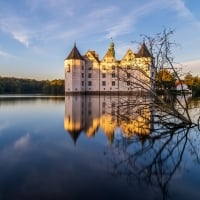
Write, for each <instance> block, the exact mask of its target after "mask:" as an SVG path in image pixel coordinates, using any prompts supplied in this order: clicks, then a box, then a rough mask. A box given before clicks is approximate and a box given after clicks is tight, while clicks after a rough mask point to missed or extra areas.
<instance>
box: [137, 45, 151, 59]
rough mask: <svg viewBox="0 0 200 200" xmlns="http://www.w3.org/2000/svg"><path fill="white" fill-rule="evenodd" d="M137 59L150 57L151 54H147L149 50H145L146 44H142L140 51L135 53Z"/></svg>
mask: <svg viewBox="0 0 200 200" xmlns="http://www.w3.org/2000/svg"><path fill="white" fill-rule="evenodd" d="M137 57H138V58H141V57H152V56H151V54H150V53H149V50H148V49H147V46H146V44H145V43H144V42H143V43H142V46H141V47H140V50H139V51H138V53H137Z"/></svg>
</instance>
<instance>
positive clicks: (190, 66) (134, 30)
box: [0, 0, 200, 80]
mask: <svg viewBox="0 0 200 200" xmlns="http://www.w3.org/2000/svg"><path fill="white" fill-rule="evenodd" d="M164 28H166V29H171V30H174V34H173V35H172V38H171V39H172V40H173V41H175V42H176V43H177V44H179V45H178V46H177V47H176V49H175V50H174V51H173V52H174V54H173V56H174V60H175V61H176V62H178V63H181V64H182V66H183V67H182V68H183V71H184V72H191V73H192V74H193V75H199V76H200V1H199V0H123V1H122V0H98V1H97V0H6V1H5V0H0V76H8V77H18V78H33V79H38V80H46V79H49V80H52V79H63V78H64V59H65V58H66V57H67V55H68V54H69V52H70V51H71V49H72V48H73V46H74V43H75V42H76V46H77V48H78V49H79V51H80V53H81V54H82V55H84V54H85V53H86V52H87V51H88V50H95V51H96V52H97V53H98V54H99V58H100V59H102V57H103V56H104V55H105V53H106V51H107V49H108V47H109V45H110V42H111V38H112V40H113V41H114V44H115V51H116V58H117V59H121V58H122V57H123V55H124V54H125V53H126V51H127V50H128V49H129V48H130V49H132V50H133V52H135V53H137V51H138V48H139V44H140V43H141V42H142V41H143V36H142V35H148V36H154V35H156V34H157V33H160V32H162V31H163V30H164Z"/></svg>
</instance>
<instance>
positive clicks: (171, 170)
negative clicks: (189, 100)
mask: <svg viewBox="0 0 200 200" xmlns="http://www.w3.org/2000/svg"><path fill="white" fill-rule="evenodd" d="M122 102H123V104H119V105H118V106H117V108H116V109H117V110H118V114H119V115H120V118H123V120H129V118H130V116H131V113H130V112H131V111H133V112H135V111H137V110H138V109H137V110H135V109H136V103H135V102H132V103H131V102H129V105H128V107H127V110H129V112H127V110H126V108H125V107H126V105H127V104H124V102H125V101H124V100H123V101H122ZM174 103H176V102H174ZM130 104H131V106H130ZM139 105H140V106H139V110H140V117H142V118H143V119H144V120H146V121H147V120H148V121H149V123H150V124H151V126H149V134H135V133H134V132H132V137H128V138H127V137H126V134H124V132H123V130H122V129H118V131H117V132H116V136H115V140H114V141H113V143H112V145H111V146H110V147H109V148H108V149H107V150H106V151H105V155H106V156H107V158H108V161H109V165H108V166H109V168H108V170H109V174H110V175H111V176H113V177H118V176H124V177H126V179H127V182H128V184H135V183H136V182H137V183H142V184H147V185H149V186H151V187H152V188H154V189H158V188H159V189H160V191H161V194H162V196H163V199H167V198H168V197H169V183H170V180H171V179H172V178H173V176H174V175H175V173H178V171H179V170H181V162H182V158H183V155H184V153H185V152H186V150H188V151H189V152H190V153H191V156H193V157H194V158H195V160H196V162H197V163H198V164H199V163H200V162H199V161H200V158H199V149H198V144H196V143H195V140H194V138H195V137H196V139H197V137H199V134H198V129H197V125H196V124H184V123H183V121H182V120H181V119H179V118H178V117H177V116H174V115H173V113H172V114H171V113H170V112H168V109H166V108H164V107H163V108H162V107H161V106H160V105H157V104H151V102H150V108H151V117H150V118H149V117H147V115H142V114H141V113H145V110H146V109H147V108H148V105H149V104H148V105H147V104H143V103H142V104H139ZM120 110H123V111H124V112H123V113H122V112H120ZM144 120H143V121H144ZM145 128H147V127H145ZM195 130H196V135H195V136H194V134H195ZM147 132H148V131H146V130H145V129H144V132H143V133H147Z"/></svg>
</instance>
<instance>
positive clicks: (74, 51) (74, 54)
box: [65, 43, 83, 60]
mask: <svg viewBox="0 0 200 200" xmlns="http://www.w3.org/2000/svg"><path fill="white" fill-rule="evenodd" d="M70 59H77V60H83V57H82V56H81V54H80V53H79V50H78V49H77V47H76V43H75V44H74V47H73V49H72V50H71V52H70V53H69V55H68V56H67V58H66V59H65V60H70Z"/></svg>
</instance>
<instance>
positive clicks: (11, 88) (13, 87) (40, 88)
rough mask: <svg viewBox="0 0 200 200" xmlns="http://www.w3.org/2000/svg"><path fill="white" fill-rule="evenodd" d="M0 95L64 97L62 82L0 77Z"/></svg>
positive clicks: (58, 80)
mask: <svg viewBox="0 0 200 200" xmlns="http://www.w3.org/2000/svg"><path fill="white" fill-rule="evenodd" d="M0 94H52V95H64V80H61V79H55V80H51V81H49V80H42V81H38V80H34V79H23V78H14V77H0Z"/></svg>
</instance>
